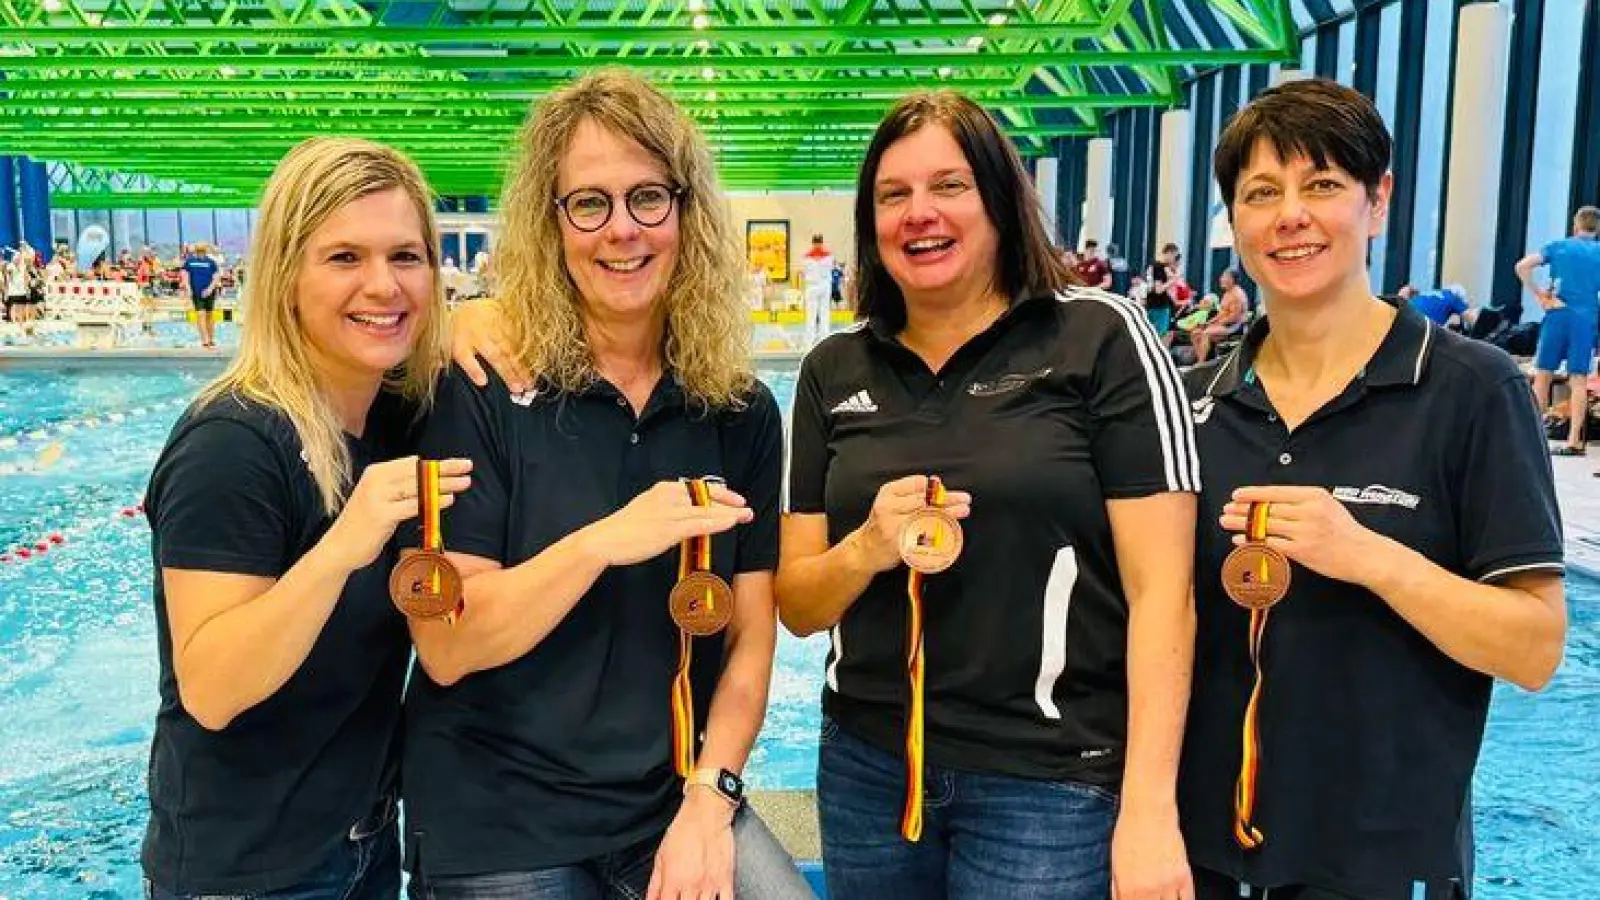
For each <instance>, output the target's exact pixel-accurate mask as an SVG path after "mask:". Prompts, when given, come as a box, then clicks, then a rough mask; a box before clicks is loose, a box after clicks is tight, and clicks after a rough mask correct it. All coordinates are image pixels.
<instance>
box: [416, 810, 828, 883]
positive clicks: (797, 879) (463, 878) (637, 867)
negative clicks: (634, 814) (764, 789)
mask: <svg viewBox="0 0 1600 900" xmlns="http://www.w3.org/2000/svg"><path fill="white" fill-rule="evenodd" d="M661 837H662V836H661V835H657V836H656V837H654V838H651V839H650V840H648V841H643V842H641V843H638V844H635V845H633V846H632V847H628V848H626V849H623V850H619V851H617V852H616V853H608V854H606V855H604V856H601V857H597V858H595V859H591V860H586V861H584V862H582V863H579V864H577V865H570V866H555V867H553V868H549V869H538V870H535V871H532V872H493V873H490V874H486V875H434V876H420V877H415V878H412V879H411V884H410V886H409V887H408V891H409V893H410V896H411V900H641V898H643V897H644V895H645V891H646V890H647V889H648V888H649V887H650V874H651V872H652V870H653V869H654V868H655V861H656V846H657V845H658V844H659V843H660V842H661ZM733 844H734V869H733V891H734V895H735V897H737V898H738V900H816V895H815V894H813V893H812V892H811V888H810V887H809V886H807V885H806V882H805V879H804V878H802V877H801V876H800V872H799V870H797V869H796V868H795V867H794V860H792V859H790V858H789V854H788V853H787V852H786V851H785V850H784V849H783V847H782V845H780V844H779V843H778V839H777V838H775V837H773V836H772V832H770V831H768V830H767V826H766V825H765V824H764V823H763V822H762V821H761V818H760V817H759V816H757V815H756V814H755V813H754V812H751V811H750V808H749V807H745V808H744V809H741V810H739V812H738V813H736V814H735V815H734V817H733ZM724 900H733V898H731V897H730V898H724Z"/></svg>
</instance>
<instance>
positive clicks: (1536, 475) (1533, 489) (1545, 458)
mask: <svg viewBox="0 0 1600 900" xmlns="http://www.w3.org/2000/svg"><path fill="white" fill-rule="evenodd" d="M1505 367H1506V368H1507V369H1512V371H1511V372H1509V373H1507V374H1506V375H1505V376H1504V377H1503V378H1501V379H1500V380H1499V383H1498V384H1496V385H1493V386H1485V387H1484V388H1483V389H1482V390H1480V391H1477V392H1475V396H1474V397H1473V398H1472V402H1473V406H1474V409H1473V410H1472V412H1471V421H1472V425H1471V426H1470V428H1469V429H1468V431H1467V435H1466V446H1464V447H1463V448H1462V451H1463V454H1464V460H1463V466H1462V475H1463V477H1462V478H1461V479H1460V484H1461V492H1462V493H1461V496H1460V498H1459V500H1458V502H1457V504H1456V509H1457V512H1456V534H1457V540H1458V542H1459V545H1460V547H1461V560H1462V564H1463V565H1464V566H1465V569H1466V571H1465V572H1462V573H1461V574H1463V575H1465V576H1466V577H1468V578H1472V579H1475V580H1478V581H1486V582H1494V581H1499V580H1501V579H1503V578H1505V577H1507V576H1510V575H1514V574H1516V573H1518V572H1525V571H1551V572H1560V571H1562V569H1563V563H1562V556H1563V544H1562V537H1561V509H1560V506H1559V505H1558V504H1557V502H1556V488H1555V476H1554V474H1553V473H1552V471H1551V469H1550V454H1549V452H1548V451H1547V449H1546V447H1547V444H1546V442H1545V438H1544V434H1543V432H1542V431H1541V430H1540V428H1539V414H1538V412H1537V410H1536V409H1535V407H1534V403H1533V393H1532V391H1530V390H1529V389H1528V383H1527V381H1526V379H1524V378H1523V377H1522V375H1521V373H1519V372H1516V371H1515V370H1514V366H1513V364H1512V363H1511V362H1510V360H1509V359H1507V360H1505Z"/></svg>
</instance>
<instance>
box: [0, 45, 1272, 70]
mask: <svg viewBox="0 0 1600 900" xmlns="http://www.w3.org/2000/svg"><path fill="white" fill-rule="evenodd" d="M1286 59H1289V54H1288V53H1287V52H1286V51H1283V50H1279V49H1277V48H1265V49H1249V50H1201V49H1194V50H1190V49H1171V50H1153V51H1148V52H1143V53H1139V52H1134V51H1127V52H1114V51H1105V50H1072V51H1065V52H1052V51H1037V52H1031V53H972V52H959V51H954V50H944V51H935V52H930V53H915V54H913V53H896V54H883V53H859V52H858V53H840V54H836V55H834V56H808V57H785V58H784V59H783V63H784V66H783V67H784V68H787V69H790V70H792V71H819V72H823V71H826V72H838V71H862V72H873V73H878V72H883V71H887V70H892V71H906V72H925V73H929V74H936V72H937V70H938V69H940V68H949V69H951V70H952V71H955V70H965V69H972V68H994V67H1039V66H1129V65H1163V66H1184V65H1229V64H1235V63H1262V62H1281V61H1283V60H1286ZM775 63H776V61H775V60H774V59H770V58H760V57H729V56H716V57H700V56H654V57H649V58H630V59H626V60H616V59H610V58H606V57H594V58H586V59H574V58H572V57H568V56H561V55H558V54H554V53H545V54H517V55H508V56H481V57H480V56H354V55H341V54H330V55H326V56H314V55H303V54H294V55H291V54H260V53H251V54H246V53H228V54H224V53H213V54H211V55H208V56H162V57H149V56H118V57H107V56H87V55H84V56H79V55H73V56H68V55H58V56H14V57H10V58H8V59H7V60H6V62H5V65H6V68H8V69H17V70H27V71H38V70H54V71H61V72H67V71H76V72H105V71H113V72H114V71H116V70H119V69H123V70H131V69H135V68H140V67H141V66H142V67H144V68H153V69H161V70H163V71H204V72H217V71H218V70H220V69H224V68H227V69H232V70H234V71H236V72H242V71H249V72H268V71H279V72H282V71H306V72H323V73H328V72H352V73H359V72H367V73H378V72H389V71H394V70H401V71H422V72H580V71H586V70H589V69H596V68H602V67H605V66H612V65H618V64H623V65H627V66H628V67H629V68H632V69H635V70H638V71H643V72H675V71H682V70H699V69H702V68H705V67H707V66H710V67H713V68H715V69H717V70H718V71H749V70H752V69H773V68H776V67H777V66H776V64H775ZM379 77H381V76H379Z"/></svg>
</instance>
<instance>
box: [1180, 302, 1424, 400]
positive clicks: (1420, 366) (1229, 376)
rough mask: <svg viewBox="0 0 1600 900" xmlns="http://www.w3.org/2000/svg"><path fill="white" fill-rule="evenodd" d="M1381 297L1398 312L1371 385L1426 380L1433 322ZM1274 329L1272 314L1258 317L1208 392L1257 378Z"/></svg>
mask: <svg viewBox="0 0 1600 900" xmlns="http://www.w3.org/2000/svg"><path fill="white" fill-rule="evenodd" d="M1380 299H1381V300H1383V301H1384V302H1385V303H1388V304H1389V305H1391V306H1394V307H1396V310H1397V312H1396V315H1395V318H1394V324H1393V325H1391V326H1389V333H1388V334H1386V335H1384V338H1383V343H1381V344H1379V345H1378V352H1377V353H1375V354H1373V356H1372V361H1371V362H1370V363H1368V364H1367V368H1366V381H1367V386H1368V387H1394V386H1403V385H1416V384H1419V383H1421V381H1422V373H1423V372H1425V371H1427V368H1428V358H1429V356H1430V354H1431V352H1432V349H1433V335H1432V331H1431V326H1430V323H1429V322H1428V320H1427V319H1426V318H1424V317H1423V315H1422V314H1421V313H1419V312H1417V311H1416V310H1415V309H1413V308H1412V307H1411V305H1410V304H1408V303H1403V302H1401V301H1400V299H1399V298H1398V297H1382V298H1380ZM1271 331H1272V322H1271V317H1270V316H1263V317H1261V318H1259V319H1257V320H1256V321H1255V323H1254V324H1252V325H1251V326H1250V330H1249V332H1247V333H1246V334H1245V338H1244V340H1243V341H1242V342H1240V344H1239V347H1238V349H1236V350H1234V351H1233V352H1232V353H1230V354H1229V355H1228V358H1227V359H1225V360H1224V361H1223V363H1222V365H1221V366H1220V367H1218V369H1217V372H1216V375H1215V376H1213V377H1212V379H1211V382H1210V383H1209V384H1208V385H1207V386H1206V396H1208V397H1227V396H1230V395H1232V394H1234V393H1235V392H1237V391H1238V390H1239V388H1240V387H1242V386H1243V385H1244V384H1245V383H1246V382H1249V381H1253V380H1254V375H1253V374H1252V373H1253V372H1254V370H1255V364H1256V354H1257V353H1258V352H1260V350H1261V342H1262V341H1265V340H1266V339H1267V335H1268V334H1269V333H1271Z"/></svg>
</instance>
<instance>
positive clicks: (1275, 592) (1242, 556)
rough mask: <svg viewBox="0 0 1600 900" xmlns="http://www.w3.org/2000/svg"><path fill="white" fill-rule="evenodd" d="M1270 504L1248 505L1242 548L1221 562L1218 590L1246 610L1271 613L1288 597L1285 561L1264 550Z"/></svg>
mask: <svg viewBox="0 0 1600 900" xmlns="http://www.w3.org/2000/svg"><path fill="white" fill-rule="evenodd" d="M1270 508H1271V504H1268V503H1252V504H1250V511H1249V513H1248V514H1247V515H1246V516H1245V540H1246V541H1247V542H1248V543H1246V544H1244V545H1243V546H1239V547H1235V548H1233V552H1232V553H1229V554H1228V557H1227V558H1226V559H1224V560H1223V561H1222V589H1223V590H1224V591H1226V592H1227V594H1228V597H1229V598H1230V599H1232V600H1233V602H1235V603H1237V604H1239V605H1240V606H1242V607H1244V608H1245V609H1249V610H1264V609H1271V608H1272V607H1274V606H1276V605H1277V603H1278V601H1280V600H1282V599H1283V598H1284V597H1285V596H1286V595H1287V594H1288V593H1289V577H1290V568H1289V558H1288V557H1286V556H1284V555H1283V554H1282V553H1279V552H1278V551H1276V550H1274V549H1272V548H1271V547H1268V546H1267V516H1268V514H1269V511H1270Z"/></svg>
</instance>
